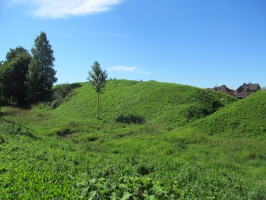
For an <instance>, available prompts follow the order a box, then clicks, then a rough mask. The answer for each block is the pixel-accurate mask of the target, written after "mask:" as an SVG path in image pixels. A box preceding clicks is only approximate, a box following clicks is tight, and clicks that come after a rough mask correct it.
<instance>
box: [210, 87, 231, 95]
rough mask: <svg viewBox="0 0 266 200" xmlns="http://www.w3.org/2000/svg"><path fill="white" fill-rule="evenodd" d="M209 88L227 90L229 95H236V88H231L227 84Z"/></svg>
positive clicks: (220, 90)
mask: <svg viewBox="0 0 266 200" xmlns="http://www.w3.org/2000/svg"><path fill="white" fill-rule="evenodd" d="M209 90H214V91H219V92H225V93H227V94H229V95H232V96H234V90H231V89H229V88H228V87H226V85H222V86H215V87H214V88H209Z"/></svg>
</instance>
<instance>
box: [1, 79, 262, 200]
mask: <svg viewBox="0 0 266 200" xmlns="http://www.w3.org/2000/svg"><path fill="white" fill-rule="evenodd" d="M72 86H73V85H72ZM112 87H113V88H115V89H113V90H111V89H110V88H112ZM72 88H73V87H72ZM74 88H75V89H74V90H73V91H70V90H69V91H70V92H69V93H68V94H67V95H63V96H64V98H63V99H61V100H60V101H59V99H60V98H59V97H60V96H61V95H59V94H58V93H57V98H56V99H55V98H53V99H50V100H46V101H44V102H40V104H38V105H34V106H32V107H30V108H29V107H27V108H24V109H22V108H11V107H5V108H3V109H2V114H3V115H4V118H5V119H9V120H12V121H15V122H17V123H21V124H23V125H25V126H28V127H30V128H32V129H34V130H36V131H37V132H38V133H33V132H28V131H26V129H22V130H21V131H18V132H17V133H16V132H14V133H13V134H10V129H11V128H12V127H10V125H9V124H7V123H2V124H1V130H2V132H1V133H0V160H1V161H2V165H1V166H0V190H1V191H0V194H1V195H2V196H3V197H2V198H3V199H32V198H34V199H196V198H198V199H265V198H266V188H265V185H266V179H265V178H266V175H265V174H266V167H265V166H266V161H265V158H266V156H265V155H266V141H265V132H263V130H262V131H261V132H258V130H257V129H251V128H248V129H245V130H244V129H241V132H238V131H236V130H238V129H237V128H234V130H235V132H234V131H233V130H232V129H230V128H231V126H230V125H228V126H226V127H225V128H223V130H222V131H221V130H220V129H219V127H220V126H217V129H214V127H215V126H214V125H212V123H211V122H212V120H213V119H217V118H219V119H220V118H221V119H222V117H223V112H226V110H228V112H227V113H228V115H227V118H226V119H227V120H228V121H227V124H230V119H231V120H232V122H233V121H234V120H235V117H234V115H233V113H235V116H237V115H238V114H237V112H243V111H241V110H242V108H243V107H245V106H247V104H250V105H251V104H252V102H255V103H254V106H255V108H257V107H256V106H258V108H257V109H255V108H254V109H247V110H245V113H243V116H242V117H240V118H239V122H240V123H239V124H238V125H236V126H239V127H240V128H241V127H242V126H243V125H242V124H246V127H251V126H253V125H254V124H256V121H258V119H261V120H263V119H264V118H262V117H263V116H264V113H263V110H264V109H265V105H266V104H265V103H266V102H265V101H266V100H265V98H262V97H263V95H264V96H265V91H262V92H258V93H256V94H254V95H251V96H249V97H247V98H246V99H244V100H241V101H237V100H236V99H234V98H232V97H230V96H227V95H225V96H224V94H220V93H212V92H208V91H204V90H201V89H197V88H193V87H189V86H182V85H176V84H164V83H156V82H148V83H147V82H145V83H144V82H132V81H116V80H114V81H109V82H108V83H107V86H106V91H105V94H103V95H102V96H104V97H102V101H101V105H102V112H103V113H104V115H103V120H101V121H97V120H95V119H94V118H95V117H96V116H97V107H96V106H95V105H96V103H97V102H96V97H95V94H94V93H93V92H90V90H89V85H86V84H76V85H75V87H74ZM147 88H150V89H151V91H149V90H146V91H145V93H144V92H142V90H141V89H147ZM152 90H156V92H155V93H154V92H152ZM136 91H138V93H137V92H136ZM198 93H199V95H197V94H198ZM145 94H147V95H146V96H145ZM221 95H223V96H222V97H221ZM61 97H62V96H61ZM123 97H125V98H123ZM137 97H138V98H137ZM159 97H162V98H159ZM82 99H83V100H82ZM94 99H95V100H94ZM221 99H223V100H221ZM249 99H250V101H249ZM136 100H137V102H136ZM116 101H118V102H116ZM125 102H126V103H127V104H126V105H124V103H125ZM175 102H176V103H175ZM181 102H183V103H181ZM209 102H210V103H209ZM109 104H110V105H109ZM52 105H56V106H52ZM192 105H195V106H192ZM196 105H198V106H196ZM252 105H253V104H252ZM118 106H120V108H122V109H118ZM188 107H189V108H190V109H188ZM156 108H157V109H156ZM173 108H174V109H175V110H174V111H172V109H173ZM143 109H144V111H145V112H144V111H143ZM153 109H156V110H153ZM159 110H160V111H159ZM224 110H225V111H224ZM230 110H233V111H231V112H230ZM155 111H158V112H160V115H159V114H157V113H156V112H155ZM189 111H190V114H191V115H190V117H189V116H188V115H187V114H188V113H189ZM206 111H208V112H206ZM169 112H170V113H171V116H170V115H169V114H168V113H169ZM194 112H195V113H194ZM255 112H256V116H257V117H256V118H254V119H253V120H251V119H250V120H249V123H248V122H247V121H244V120H245V119H246V118H249V117H248V116H252V118H253V117H254V116H255ZM176 113H178V114H176ZM131 114H132V116H135V117H143V118H144V119H145V121H142V123H138V124H133V123H129V124H124V123H115V121H116V119H119V116H121V115H123V116H124V117H128V116H130V115H131ZM218 116H219V117H218ZM244 116H246V117H244ZM201 118H202V119H201ZM128 119H130V118H128ZM208 123H209V126H208V125H207V124H208ZM200 124H201V125H202V126H201V125H200ZM181 125H182V126H181ZM258 125H259V127H262V125H260V122H258ZM15 129H16V127H15ZM260 130H261V129H260ZM244 132H246V133H247V134H239V133H244ZM232 133H235V134H232Z"/></svg>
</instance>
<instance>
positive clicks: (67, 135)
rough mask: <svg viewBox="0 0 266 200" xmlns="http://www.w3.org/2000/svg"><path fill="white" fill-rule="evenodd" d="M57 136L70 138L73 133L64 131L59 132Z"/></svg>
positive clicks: (67, 130)
mask: <svg viewBox="0 0 266 200" xmlns="http://www.w3.org/2000/svg"><path fill="white" fill-rule="evenodd" d="M57 135H58V136H60V138H69V137H71V135H72V132H71V131H70V130H69V129H64V130H60V131H57Z"/></svg>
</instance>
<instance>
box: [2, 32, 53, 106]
mask: <svg viewBox="0 0 266 200" xmlns="http://www.w3.org/2000/svg"><path fill="white" fill-rule="evenodd" d="M54 61H55V58H54V56H53V49H52V46H51V44H50V43H49V41H48V39H47V37H46V33H44V32H41V33H40V35H39V36H37V37H36V39H35V40H34V46H33V47H32V49H31V53H30V52H29V51H28V50H26V49H25V48H24V47H21V46H18V47H16V48H15V49H10V50H9V52H7V54H6V59H5V61H1V62H0V105H18V106H21V105H23V104H25V102H26V101H37V100H38V98H39V97H40V96H42V95H43V94H45V93H46V92H47V91H50V90H51V89H52V86H53V84H54V83H55V82H56V81H57V78H56V77H55V75H56V71H55V70H54Z"/></svg>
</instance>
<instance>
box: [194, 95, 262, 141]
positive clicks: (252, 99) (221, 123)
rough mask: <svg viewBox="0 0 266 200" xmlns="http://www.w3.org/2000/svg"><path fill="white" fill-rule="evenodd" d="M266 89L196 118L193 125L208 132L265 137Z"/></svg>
mask: <svg viewBox="0 0 266 200" xmlns="http://www.w3.org/2000/svg"><path fill="white" fill-rule="evenodd" d="M265 110H266V91H258V92H256V93H254V94H252V95H250V96H248V97H246V98H245V99H243V100H240V101H237V102H235V103H233V104H231V105H229V106H227V107H225V108H223V109H221V110H219V111H217V112H216V113H214V114H212V115H210V116H208V117H206V118H204V119H200V120H197V121H195V122H193V123H192V124H191V126H193V127H198V128H199V129H201V130H203V131H205V132H206V133H208V134H211V135H212V134H218V133H222V134H228V135H231V136H237V137H244V136H248V137H257V138H263V139H266V126H265V124H266V114H265Z"/></svg>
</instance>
